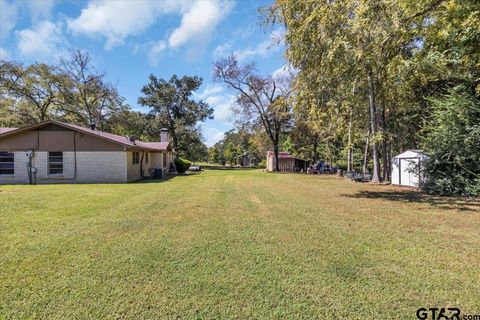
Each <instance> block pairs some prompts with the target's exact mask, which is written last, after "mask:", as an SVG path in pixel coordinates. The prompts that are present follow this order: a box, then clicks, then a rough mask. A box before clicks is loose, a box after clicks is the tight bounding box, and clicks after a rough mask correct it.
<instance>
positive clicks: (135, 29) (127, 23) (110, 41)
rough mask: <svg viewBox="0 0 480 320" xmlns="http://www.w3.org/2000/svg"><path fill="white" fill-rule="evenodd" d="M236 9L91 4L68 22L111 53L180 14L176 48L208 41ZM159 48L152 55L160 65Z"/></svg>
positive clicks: (219, 4) (172, 2)
mask: <svg viewBox="0 0 480 320" xmlns="http://www.w3.org/2000/svg"><path fill="white" fill-rule="evenodd" d="M232 7H233V2H231V1H205V0H204V1H201V0H197V1H178V0H163V1H149V0H138V1H129V0H115V1H111V0H100V1H90V2H89V3H88V5H87V7H86V8H84V9H82V11H81V13H80V16H78V17H77V18H75V19H68V20H67V25H68V29H69V30H70V31H71V32H73V33H76V34H81V35H86V36H90V37H99V36H100V37H104V38H105V39H106V43H105V49H107V50H110V49H112V48H113V47H115V46H117V45H122V44H124V43H125V40H126V39H127V38H128V37H130V36H135V35H139V34H141V33H142V32H144V31H145V30H146V29H148V28H149V27H151V26H153V25H154V24H155V23H156V22H157V20H158V18H159V17H160V16H162V15H166V14H180V15H181V17H182V18H181V23H180V25H179V26H178V27H177V28H176V29H174V30H173V32H172V33H171V34H170V36H169V38H168V41H167V40H166V43H168V47H170V48H175V47H178V46H180V45H183V44H186V43H189V42H192V41H194V42H198V41H204V40H205V39H208V37H210V34H211V33H212V32H213V30H214V28H215V27H216V26H217V24H218V23H219V22H220V21H221V20H222V19H223V18H224V17H225V16H226V14H228V12H230V9H231V8H232ZM158 44H159V42H157V46H152V48H151V50H150V51H149V60H150V61H153V62H154V63H158V58H157V57H155V52H156V53H157V54H158V53H160V52H161V51H163V50H164V49H165V48H162V50H158V49H159V48H160V47H158ZM162 47H163V45H162Z"/></svg>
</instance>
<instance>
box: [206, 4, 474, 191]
mask: <svg viewBox="0 0 480 320" xmlns="http://www.w3.org/2000/svg"><path fill="white" fill-rule="evenodd" d="M261 12H262V16H263V19H264V21H265V22H266V24H267V25H281V26H283V27H284V28H285V36H284V42H285V46H286V51H285V57H286V59H287V61H288V63H289V64H290V65H291V67H292V68H293V69H294V71H295V72H294V77H293V79H291V80H292V81H291V82H290V85H289V87H288V90H286V91H285V92H282V93H280V92H277V93H275V92H274V91H275V90H276V89H277V88H278V87H277V86H276V84H277V83H276V81H275V79H273V78H272V77H261V76H259V75H258V73H256V72H255V68H254V65H252V64H245V65H243V66H240V65H239V63H238V62H237V60H236V59H235V57H227V58H225V59H222V60H220V61H218V62H216V63H215V64H214V78H215V79H217V80H220V81H223V82H224V83H226V84H227V85H228V86H230V87H231V88H233V89H235V90H236V91H237V93H238V97H237V103H236V105H237V107H238V108H239V110H238V113H239V114H242V115H243V116H246V117H244V118H243V120H242V119H240V121H239V128H240V127H241V128H243V129H242V130H245V127H250V128H252V129H251V131H250V132H251V133H254V132H255V131H254V130H253V128H255V127H260V128H262V130H261V133H262V134H264V135H266V136H267V137H268V138H269V140H270V148H271V149H273V150H274V151H275V153H277V152H278V150H279V149H280V148H281V149H285V150H290V151H292V152H293V153H294V154H296V155H298V156H302V157H304V158H307V159H318V158H322V159H323V160H327V161H330V162H332V163H334V164H336V165H337V166H339V167H342V168H344V169H345V170H347V171H354V170H355V171H370V172H371V173H372V177H373V179H372V182H374V183H378V182H381V181H389V180H390V173H391V167H390V166H391V159H392V156H394V155H396V154H398V153H401V152H403V151H405V150H407V149H423V150H425V152H426V153H427V154H428V156H429V159H430V160H429V161H428V162H427V164H426V168H425V172H424V174H425V175H426V176H427V177H428V178H427V180H426V184H425V186H424V187H425V188H426V190H428V191H430V192H433V193H437V194H460V195H473V196H475V195H479V194H480V28H479V26H480V3H478V1H474V0H415V1H413V0H398V1H390V2H386V1H380V0H363V1H358V0H346V1H295V0H276V1H275V2H274V4H273V5H272V6H270V7H267V8H262V10H261ZM235 133H236V134H241V130H240V129H239V130H236V131H235ZM230 136H231V134H230V135H229V136H227V137H226V138H230ZM228 140H229V139H224V141H222V143H221V144H219V145H218V148H217V149H218V150H217V151H215V152H216V153H220V152H221V151H222V148H223V150H225V149H227V150H235V149H240V150H244V149H245V148H244V147H242V144H241V143H237V144H236V145H233V144H232V142H231V141H232V139H230V142H229V141H228ZM228 144H230V145H231V146H230V147H228ZM227 147H228V148H227ZM230 153H231V152H230Z"/></svg>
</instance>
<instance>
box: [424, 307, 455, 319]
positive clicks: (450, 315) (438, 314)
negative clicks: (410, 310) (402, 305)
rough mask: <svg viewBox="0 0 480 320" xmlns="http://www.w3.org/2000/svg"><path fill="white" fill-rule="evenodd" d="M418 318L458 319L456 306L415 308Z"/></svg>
mask: <svg viewBox="0 0 480 320" xmlns="http://www.w3.org/2000/svg"><path fill="white" fill-rule="evenodd" d="M417 318H418V319H420V320H429V319H431V320H460V309H458V308H420V309H418V310H417Z"/></svg>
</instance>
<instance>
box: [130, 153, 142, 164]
mask: <svg viewBox="0 0 480 320" xmlns="http://www.w3.org/2000/svg"><path fill="white" fill-rule="evenodd" d="M139 163H140V153H139V152H133V154H132V164H139Z"/></svg>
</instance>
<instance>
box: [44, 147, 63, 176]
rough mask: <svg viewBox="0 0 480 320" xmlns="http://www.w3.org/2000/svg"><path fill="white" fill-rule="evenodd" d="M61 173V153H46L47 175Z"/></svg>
mask: <svg viewBox="0 0 480 320" xmlns="http://www.w3.org/2000/svg"><path fill="white" fill-rule="evenodd" d="M62 173H63V152H49V153H48V174H62Z"/></svg>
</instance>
